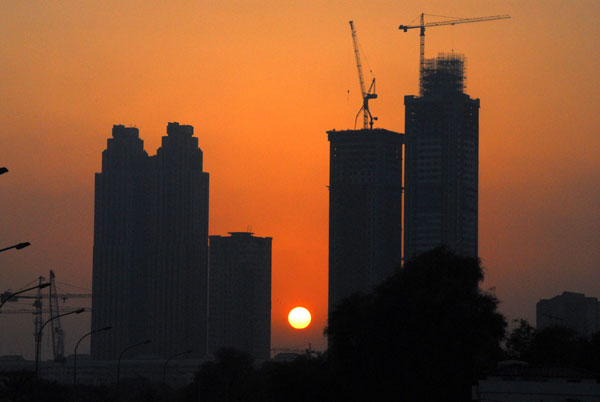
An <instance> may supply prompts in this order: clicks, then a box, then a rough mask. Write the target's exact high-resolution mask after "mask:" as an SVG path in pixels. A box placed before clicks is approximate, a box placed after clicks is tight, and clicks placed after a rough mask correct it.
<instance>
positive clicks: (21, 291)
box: [0, 283, 50, 308]
mask: <svg viewBox="0 0 600 402" xmlns="http://www.w3.org/2000/svg"><path fill="white" fill-rule="evenodd" d="M48 286H50V284H49V283H40V284H39V285H35V286H32V287H30V288H27V289H23V290H19V291H18V292H15V293H8V294H6V293H4V294H3V295H2V301H1V302H0V308H2V306H4V303H6V302H7V301H8V299H11V298H12V297H13V296H16V295H20V294H21V293H25V292H28V291H30V290H33V289H38V288H39V289H44V288H47V287H48Z"/></svg>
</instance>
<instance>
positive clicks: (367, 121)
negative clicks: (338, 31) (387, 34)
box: [349, 21, 377, 130]
mask: <svg viewBox="0 0 600 402" xmlns="http://www.w3.org/2000/svg"><path fill="white" fill-rule="evenodd" d="M349 23H350V31H351V32H352V43H353V44H354V57H355V58H356V68H357V70H358V81H359V82H360V92H361V96H362V100H363V104H362V106H361V107H360V109H359V110H358V113H357V114H356V117H355V118H354V128H355V129H356V120H357V119H358V116H359V115H360V112H362V114H363V129H368V128H370V129H371V130H372V129H373V120H377V117H373V116H372V115H371V111H370V110H369V99H376V98H377V94H376V93H375V78H373V81H371V85H370V86H369V89H368V90H366V87H365V80H364V77H363V72H362V63H361V62H360V51H359V49H358V39H357V37H356V30H355V29H354V21H349Z"/></svg>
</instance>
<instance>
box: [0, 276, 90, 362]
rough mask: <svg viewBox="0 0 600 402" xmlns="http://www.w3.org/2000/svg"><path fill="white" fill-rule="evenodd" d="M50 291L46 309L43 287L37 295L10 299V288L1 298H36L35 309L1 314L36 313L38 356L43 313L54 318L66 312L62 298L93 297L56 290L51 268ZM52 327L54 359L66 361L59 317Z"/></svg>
mask: <svg viewBox="0 0 600 402" xmlns="http://www.w3.org/2000/svg"><path fill="white" fill-rule="evenodd" d="M44 280H45V278H44V277H42V276H40V277H39V278H38V281H39V283H40V285H41V284H42V283H43V282H44ZM49 289H50V291H49V293H48V301H49V303H48V306H49V308H48V310H44V309H43V303H42V299H43V297H42V289H41V287H40V288H38V291H37V295H36V296H22V295H19V296H13V297H11V298H10V299H9V298H8V297H9V296H10V295H11V292H10V290H9V291H6V292H4V293H3V294H0V299H2V300H7V302H17V301H18V300H19V299H34V302H33V307H34V308H35V309H34V310H26V309H21V310H8V311H1V312H0V314H2V315H4V314H24V313H30V314H33V315H34V321H33V322H34V333H33V336H34V341H35V345H36V352H35V353H36V356H37V355H38V354H39V350H37V348H38V347H39V345H41V342H40V341H41V339H37V337H38V334H39V332H40V328H41V327H42V321H43V320H42V313H47V314H49V315H50V318H54V317H57V316H58V315H60V314H61V313H62V312H64V309H62V308H61V307H60V306H59V304H58V299H59V298H60V299H62V301H63V302H65V301H66V300H67V299H71V298H73V299H74V298H86V299H87V298H91V297H92V295H91V294H89V293H58V292H57V291H56V282H55V275H54V271H52V270H50V286H49ZM50 324H51V327H52V351H53V356H54V360H55V361H64V331H63V329H62V327H61V325H60V321H59V319H58V318H55V319H53V320H52V321H51V322H50Z"/></svg>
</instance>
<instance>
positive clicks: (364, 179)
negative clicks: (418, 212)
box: [327, 129, 404, 312]
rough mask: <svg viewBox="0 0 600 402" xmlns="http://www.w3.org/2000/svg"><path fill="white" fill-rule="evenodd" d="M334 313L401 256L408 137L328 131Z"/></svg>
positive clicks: (387, 273)
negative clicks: (404, 156)
mask: <svg viewBox="0 0 600 402" xmlns="http://www.w3.org/2000/svg"><path fill="white" fill-rule="evenodd" d="M327 134H328V139H329V142H330V152H329V164H330V167H329V311H330V312H331V311H332V309H333V308H334V307H335V305H336V304H337V303H338V302H339V301H341V300H342V299H344V298H346V297H348V296H350V295H352V294H353V293H356V292H369V291H371V290H372V289H373V287H374V286H376V285H377V284H379V283H380V282H382V281H383V280H384V279H386V278H387V277H389V276H391V275H392V274H393V272H394V269H395V268H397V267H399V266H400V264H401V261H402V259H401V256H402V144H403V137H404V136H403V135H402V134H399V133H396V132H393V131H388V130H384V129H374V130H368V129H363V130H344V131H335V130H333V131H328V132H327Z"/></svg>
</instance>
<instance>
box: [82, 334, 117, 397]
mask: <svg viewBox="0 0 600 402" xmlns="http://www.w3.org/2000/svg"><path fill="white" fill-rule="evenodd" d="M111 329H112V327H111V326H108V327H104V328H100V329H96V330H94V331H90V332H88V333H87V334H85V335H83V336H82V337H81V338H79V340H78V341H77V344H76V345H75V352H74V353H73V385H74V386H77V348H78V347H79V344H80V343H81V341H83V338H85V337H87V336H90V335H92V334H95V333H97V332H102V331H109V330H111Z"/></svg>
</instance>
